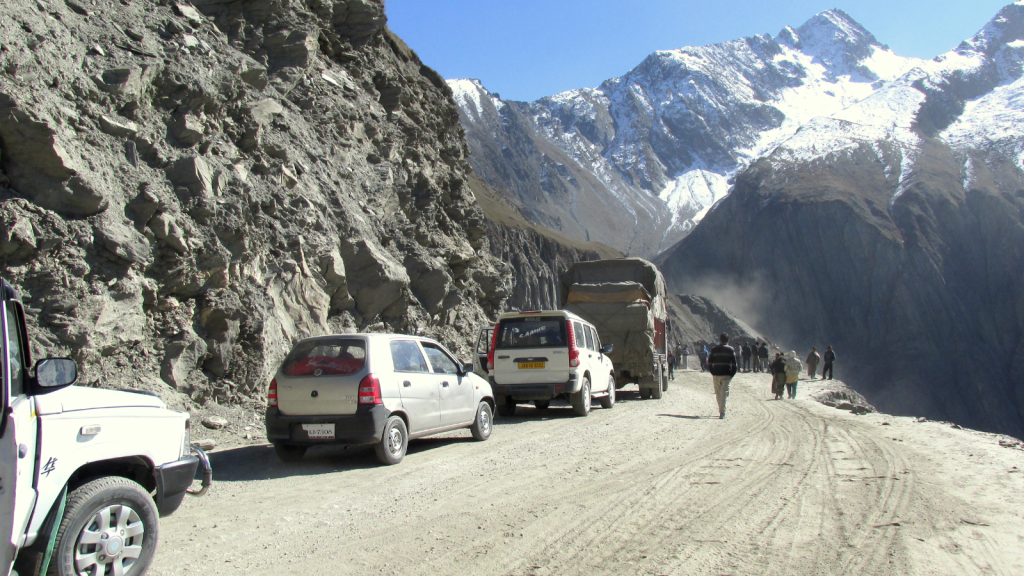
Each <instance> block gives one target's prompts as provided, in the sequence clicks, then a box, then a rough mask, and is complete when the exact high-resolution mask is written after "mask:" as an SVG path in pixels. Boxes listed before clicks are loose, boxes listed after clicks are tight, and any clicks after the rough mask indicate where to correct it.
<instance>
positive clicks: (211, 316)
mask: <svg viewBox="0 0 1024 576" xmlns="http://www.w3.org/2000/svg"><path fill="white" fill-rule="evenodd" d="M74 6H78V7H79V9H75V8H74ZM74 6H72V3H70V2H68V3H63V2H55V1H49V2H45V1H35V0H31V1H30V0H11V1H9V2H6V3H5V5H4V18H3V19H2V21H0V70H3V71H4V77H3V79H2V80H0V168H2V173H0V184H2V188H0V195H2V198H3V200H2V202H0V258H2V263H0V273H2V275H3V276H4V277H5V278H7V279H8V280H9V281H11V282H12V283H13V284H14V285H15V286H17V287H18V289H19V290H20V291H21V292H22V294H23V297H24V300H25V304H26V309H27V312H28V314H27V315H28V318H29V322H30V324H31V325H32V326H31V332H32V334H33V338H34V341H33V343H32V348H33V352H34V353H35V355H36V356H39V355H42V354H55V355H70V356H72V357H74V358H75V359H76V360H77V361H78V362H79V364H80V366H81V374H82V381H83V382H84V383H85V384H88V385H98V386H111V387H128V386H131V387H140V388H146V389H150V390H154V391H157V392H159V393H161V395H164V396H165V397H169V398H172V399H173V398H174V397H175V394H176V393H177V394H180V396H177V398H179V400H180V401H188V400H187V399H191V400H192V401H197V402H204V401H207V400H210V399H215V400H217V401H232V400H237V399H239V398H246V397H254V396H260V395H262V393H263V389H264V388H265V386H266V383H267V381H268V379H269V375H270V373H271V372H272V371H273V370H274V369H276V367H277V364H278V362H279V361H280V360H281V358H282V357H283V355H284V354H285V353H286V352H287V350H288V349H289V347H290V345H291V343H292V342H293V341H295V340H296V339H298V338H301V337H304V336H308V335H315V334H321V333H324V332H328V331H355V330H393V331H402V332H409V333H420V334H429V335H433V336H435V337H438V338H440V339H441V340H442V341H444V342H446V343H448V344H449V345H451V346H452V347H453V348H454V349H456V350H457V351H460V352H461V351H463V350H465V349H466V347H467V346H468V345H469V343H468V342H465V341H464V335H465V334H468V333H472V332H473V331H474V330H475V328H476V327H478V326H480V325H482V324H485V323H487V322H488V321H490V320H491V319H492V318H493V317H494V315H495V314H496V313H497V312H498V311H499V310H500V309H502V307H503V305H504V302H505V299H506V298H507V297H508V296H509V295H510V294H512V293H513V291H514V290H513V287H512V285H511V283H510V282H509V280H508V276H507V273H508V269H507V267H506V266H505V265H503V264H502V263H501V262H499V261H498V260H497V259H496V258H495V257H494V256H493V255H492V254H491V248H490V244H489V242H490V238H489V237H488V230H487V229H486V228H485V226H484V224H483V222H484V216H483V213H482V212H481V210H480V208H479V206H478V205H477V203H476V201H475V199H474V195H473V193H472V191H471V190H470V189H469V187H468V185H467V183H466V182H467V175H468V173H469V167H468V164H467V163H466V155H467V152H468V149H467V146H466V143H465V140H464V137H463V131H462V129H461V127H460V126H459V122H458V115H457V112H456V109H455V106H454V103H453V101H452V97H451V93H450V91H449V89H448V88H447V86H446V85H445V83H444V82H443V80H442V79H441V78H440V77H439V76H438V75H437V73H435V72H434V71H433V70H431V69H430V68H428V67H427V66H425V65H424V64H423V63H422V62H421V61H420V60H419V59H418V58H417V57H416V55H415V54H414V53H412V52H411V51H410V50H409V49H408V48H407V47H406V46H405V45H404V44H403V43H402V41H401V40H400V39H399V38H397V37H396V36H394V35H393V34H392V33H391V32H390V31H388V29H387V28H386V27H385V21H386V18H385V15H384V7H383V3H382V2H381V1H380V0H335V1H328V2H290V1H288V0H254V1H241V0H195V1H193V3H192V4H188V3H187V2H184V1H175V2H166V1H161V2H155V3H152V2H134V3H122V2H114V1H107V0H101V1H99V2H96V3H94V4H92V5H86V4H82V5H81V6H79V4H78V3H75V4H74ZM504 249H505V248H504V247H503V248H502V250H504Z"/></svg>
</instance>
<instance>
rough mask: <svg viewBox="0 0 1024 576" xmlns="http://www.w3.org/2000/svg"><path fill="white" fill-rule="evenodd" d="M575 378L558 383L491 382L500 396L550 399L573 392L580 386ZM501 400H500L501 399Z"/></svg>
mask: <svg viewBox="0 0 1024 576" xmlns="http://www.w3.org/2000/svg"><path fill="white" fill-rule="evenodd" d="M576 384H577V380H576V379H575V378H573V379H571V380H569V381H567V382H559V383H558V384H497V383H495V382H491V390H493V391H494V395H495V396H496V397H500V398H508V397H511V398H512V399H513V400H520V401H526V400H550V399H552V398H554V397H556V396H560V395H562V394H572V393H574V392H576V391H577V390H576V388H578V386H577V385H576ZM499 402H500V401H499Z"/></svg>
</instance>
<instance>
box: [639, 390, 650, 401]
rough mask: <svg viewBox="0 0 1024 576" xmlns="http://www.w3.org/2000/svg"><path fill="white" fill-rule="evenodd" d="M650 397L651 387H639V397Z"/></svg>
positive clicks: (645, 398)
mask: <svg viewBox="0 0 1024 576" xmlns="http://www.w3.org/2000/svg"><path fill="white" fill-rule="evenodd" d="M650 397H651V389H650V388H641V389H640V399H641V400H647V399H649V398H650Z"/></svg>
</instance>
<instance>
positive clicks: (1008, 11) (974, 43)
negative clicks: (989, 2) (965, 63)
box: [956, 1, 1024, 56]
mask: <svg viewBox="0 0 1024 576" xmlns="http://www.w3.org/2000/svg"><path fill="white" fill-rule="evenodd" d="M1022 39H1024V1H1018V2H1015V3H1013V4H1009V5H1007V6H1005V7H1003V9H1002V10H1000V11H999V13H998V14H996V17H995V18H993V19H992V20H991V21H989V23H988V24H986V25H985V27H984V28H982V29H981V30H980V31H979V32H978V33H977V34H975V35H974V37H973V38H971V39H970V40H965V41H964V42H962V43H961V44H960V45H959V46H957V48H956V51H957V52H961V53H963V52H978V53H983V54H985V55H987V56H993V55H994V54H995V53H996V52H997V51H998V50H999V49H1000V48H1002V47H1003V46H1005V45H1007V44H1010V43H1011V42H1014V41H1017V40H1022Z"/></svg>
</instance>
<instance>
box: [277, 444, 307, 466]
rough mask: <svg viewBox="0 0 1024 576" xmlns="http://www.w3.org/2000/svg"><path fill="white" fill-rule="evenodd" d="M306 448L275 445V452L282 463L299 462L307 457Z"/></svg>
mask: <svg viewBox="0 0 1024 576" xmlns="http://www.w3.org/2000/svg"><path fill="white" fill-rule="evenodd" d="M306 448H307V447H306V446H296V445H294V444H274V452H276V453H277V457H278V458H280V459H281V461H282V462H298V461H299V460H302V457H303V456H305V455H306Z"/></svg>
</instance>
